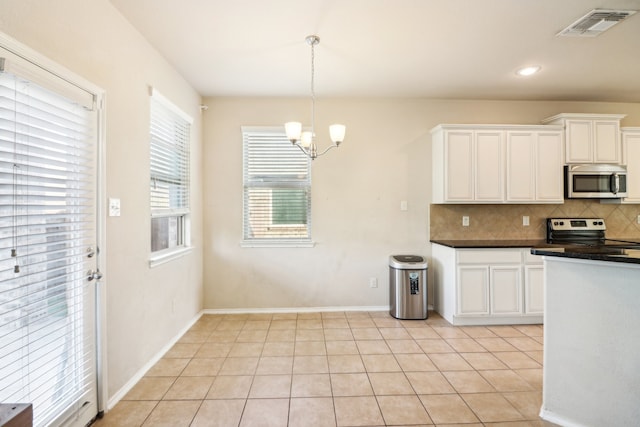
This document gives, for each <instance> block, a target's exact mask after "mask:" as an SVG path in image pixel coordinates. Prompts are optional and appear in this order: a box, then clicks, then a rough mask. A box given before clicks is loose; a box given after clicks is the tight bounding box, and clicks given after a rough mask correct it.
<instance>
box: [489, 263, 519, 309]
mask: <svg viewBox="0 0 640 427" xmlns="http://www.w3.org/2000/svg"><path fill="white" fill-rule="evenodd" d="M520 270H521V267H520V266H519V265H514V266H499V267H498V266H495V267H491V268H490V273H489V275H490V282H489V283H490V290H489V293H490V295H491V313H492V314H520V313H522V295H521V293H520V288H521V286H520V275H521V273H520Z"/></svg>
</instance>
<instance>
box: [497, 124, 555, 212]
mask: <svg viewBox="0 0 640 427" xmlns="http://www.w3.org/2000/svg"><path fill="white" fill-rule="evenodd" d="M562 147H563V145H562V131H560V130H555V131H548V130H539V128H532V129H530V130H518V131H507V202H512V203H563V202H564V187H563V177H562V173H563V168H562V167H563V156H562Z"/></svg>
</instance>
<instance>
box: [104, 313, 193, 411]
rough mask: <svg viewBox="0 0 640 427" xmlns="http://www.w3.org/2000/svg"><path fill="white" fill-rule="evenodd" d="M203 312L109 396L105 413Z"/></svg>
mask: <svg viewBox="0 0 640 427" xmlns="http://www.w3.org/2000/svg"><path fill="white" fill-rule="evenodd" d="M202 314H203V311H201V312H200V313H198V314H197V315H196V316H195V317H194V318H193V319H192V320H191V321H190V322H189V323H188V324H187V325H186V326H185V327H184V328H182V329H181V330H180V331H179V332H178V333H177V334H176V335H175V336H174V337H173V338H172V339H171V340H170V341H169V342H168V343H167V345H165V346H164V347H162V348H161V349H160V351H158V353H156V354H155V356H153V357H152V358H151V360H149V361H148V362H147V363H146V364H145V365H144V366H143V367H142V368H140V369H139V370H138V372H136V373H135V375H134V376H133V377H131V379H129V381H127V383H126V384H125V385H123V386H122V387H121V388H120V390H118V391H117V392H116V393H114V395H113V396H111V397H110V398H109V400H108V402H107V408H106V411H105V412H109V410H111V409H112V408H113V407H114V406H116V404H117V403H118V402H120V400H122V398H123V397H124V396H125V395H126V394H127V393H129V391H131V389H132V388H133V387H134V386H135V385H136V384H137V383H138V381H140V379H142V377H144V375H145V374H146V373H147V371H148V370H149V369H151V368H152V367H153V365H155V364H156V363H157V362H158V360H160V359H162V356H164V354H165V353H166V352H167V351H169V350H170V349H171V347H173V345H174V344H175V343H176V342H178V340H179V339H180V338H182V336H183V335H184V334H185V333H186V332H187V331H188V330H189V329H190V328H191V327H192V326H193V325H194V324H195V323H196V322H197V321H198V319H200V317H202Z"/></svg>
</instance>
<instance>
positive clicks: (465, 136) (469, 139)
mask: <svg viewBox="0 0 640 427" xmlns="http://www.w3.org/2000/svg"><path fill="white" fill-rule="evenodd" d="M445 169H446V170H445V200H446V201H448V202H470V201H473V176H474V168H473V131H470V130H469V131H464V130H461V131H447V133H446V137H445Z"/></svg>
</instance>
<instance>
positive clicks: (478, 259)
mask: <svg viewBox="0 0 640 427" xmlns="http://www.w3.org/2000/svg"><path fill="white" fill-rule="evenodd" d="M456 252H457V254H458V263H459V264H520V263H521V262H522V251H521V250H520V249H460V250H457V251H456Z"/></svg>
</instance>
